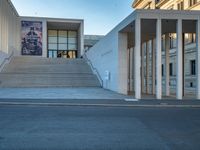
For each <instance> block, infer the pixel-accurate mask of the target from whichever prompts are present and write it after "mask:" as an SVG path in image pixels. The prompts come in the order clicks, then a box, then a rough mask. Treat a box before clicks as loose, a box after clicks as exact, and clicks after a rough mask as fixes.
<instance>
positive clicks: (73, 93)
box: [0, 87, 130, 99]
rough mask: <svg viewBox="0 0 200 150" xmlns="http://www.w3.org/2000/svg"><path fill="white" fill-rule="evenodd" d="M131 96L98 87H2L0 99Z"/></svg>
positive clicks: (113, 97)
mask: <svg viewBox="0 0 200 150" xmlns="http://www.w3.org/2000/svg"><path fill="white" fill-rule="evenodd" d="M124 98H130V96H126V95H123V94H118V93H116V92H112V91H110V90H106V89H103V88H98V87H91V88H87V87H80V88H0V99H124Z"/></svg>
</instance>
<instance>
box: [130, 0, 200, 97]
mask: <svg viewBox="0 0 200 150" xmlns="http://www.w3.org/2000/svg"><path fill="white" fill-rule="evenodd" d="M132 7H133V8H134V9H164V10H200V1H199V0H178V1H176V0H135V1H134V2H133V4H132ZM176 37H177V36H176V33H170V34H169V38H170V66H169V72H170V86H171V93H175V88H176V81H175V79H176V52H175V50H176V40H177V39H176ZM162 42H163V43H162V45H163V47H162V48H163V51H164V49H165V47H164V44H165V43H164V42H165V35H163V37H162ZM183 59H185V61H184V62H185V63H184V74H185V76H184V86H185V89H186V92H187V93H190V94H194V93H195V87H196V79H195V75H196V34H191V33H184V58H183ZM162 60H163V62H162V75H163V76H165V73H164V68H165V67H166V66H165V63H164V62H165V53H164V52H163V59H162ZM145 62H146V59H145ZM144 64H146V63H144ZM145 67H146V66H145ZM144 82H145V81H144ZM163 82H165V81H163ZM145 88H146V87H145Z"/></svg>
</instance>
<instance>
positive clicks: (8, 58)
mask: <svg viewBox="0 0 200 150" xmlns="http://www.w3.org/2000/svg"><path fill="white" fill-rule="evenodd" d="M13 54H14V52H13V51H12V53H11V54H10V55H9V57H6V58H4V60H3V62H2V63H1V64H0V68H2V67H3V65H4V64H5V63H6V61H9V60H10V59H11V57H12V56H13Z"/></svg>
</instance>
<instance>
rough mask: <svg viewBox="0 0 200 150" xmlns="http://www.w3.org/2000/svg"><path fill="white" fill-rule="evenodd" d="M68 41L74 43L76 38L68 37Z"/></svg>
mask: <svg viewBox="0 0 200 150" xmlns="http://www.w3.org/2000/svg"><path fill="white" fill-rule="evenodd" d="M68 42H69V43H71V44H76V43H77V38H68Z"/></svg>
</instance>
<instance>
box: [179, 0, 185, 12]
mask: <svg viewBox="0 0 200 150" xmlns="http://www.w3.org/2000/svg"><path fill="white" fill-rule="evenodd" d="M177 9H178V10H184V3H183V1H182V2H180V3H178V4H177Z"/></svg>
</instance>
